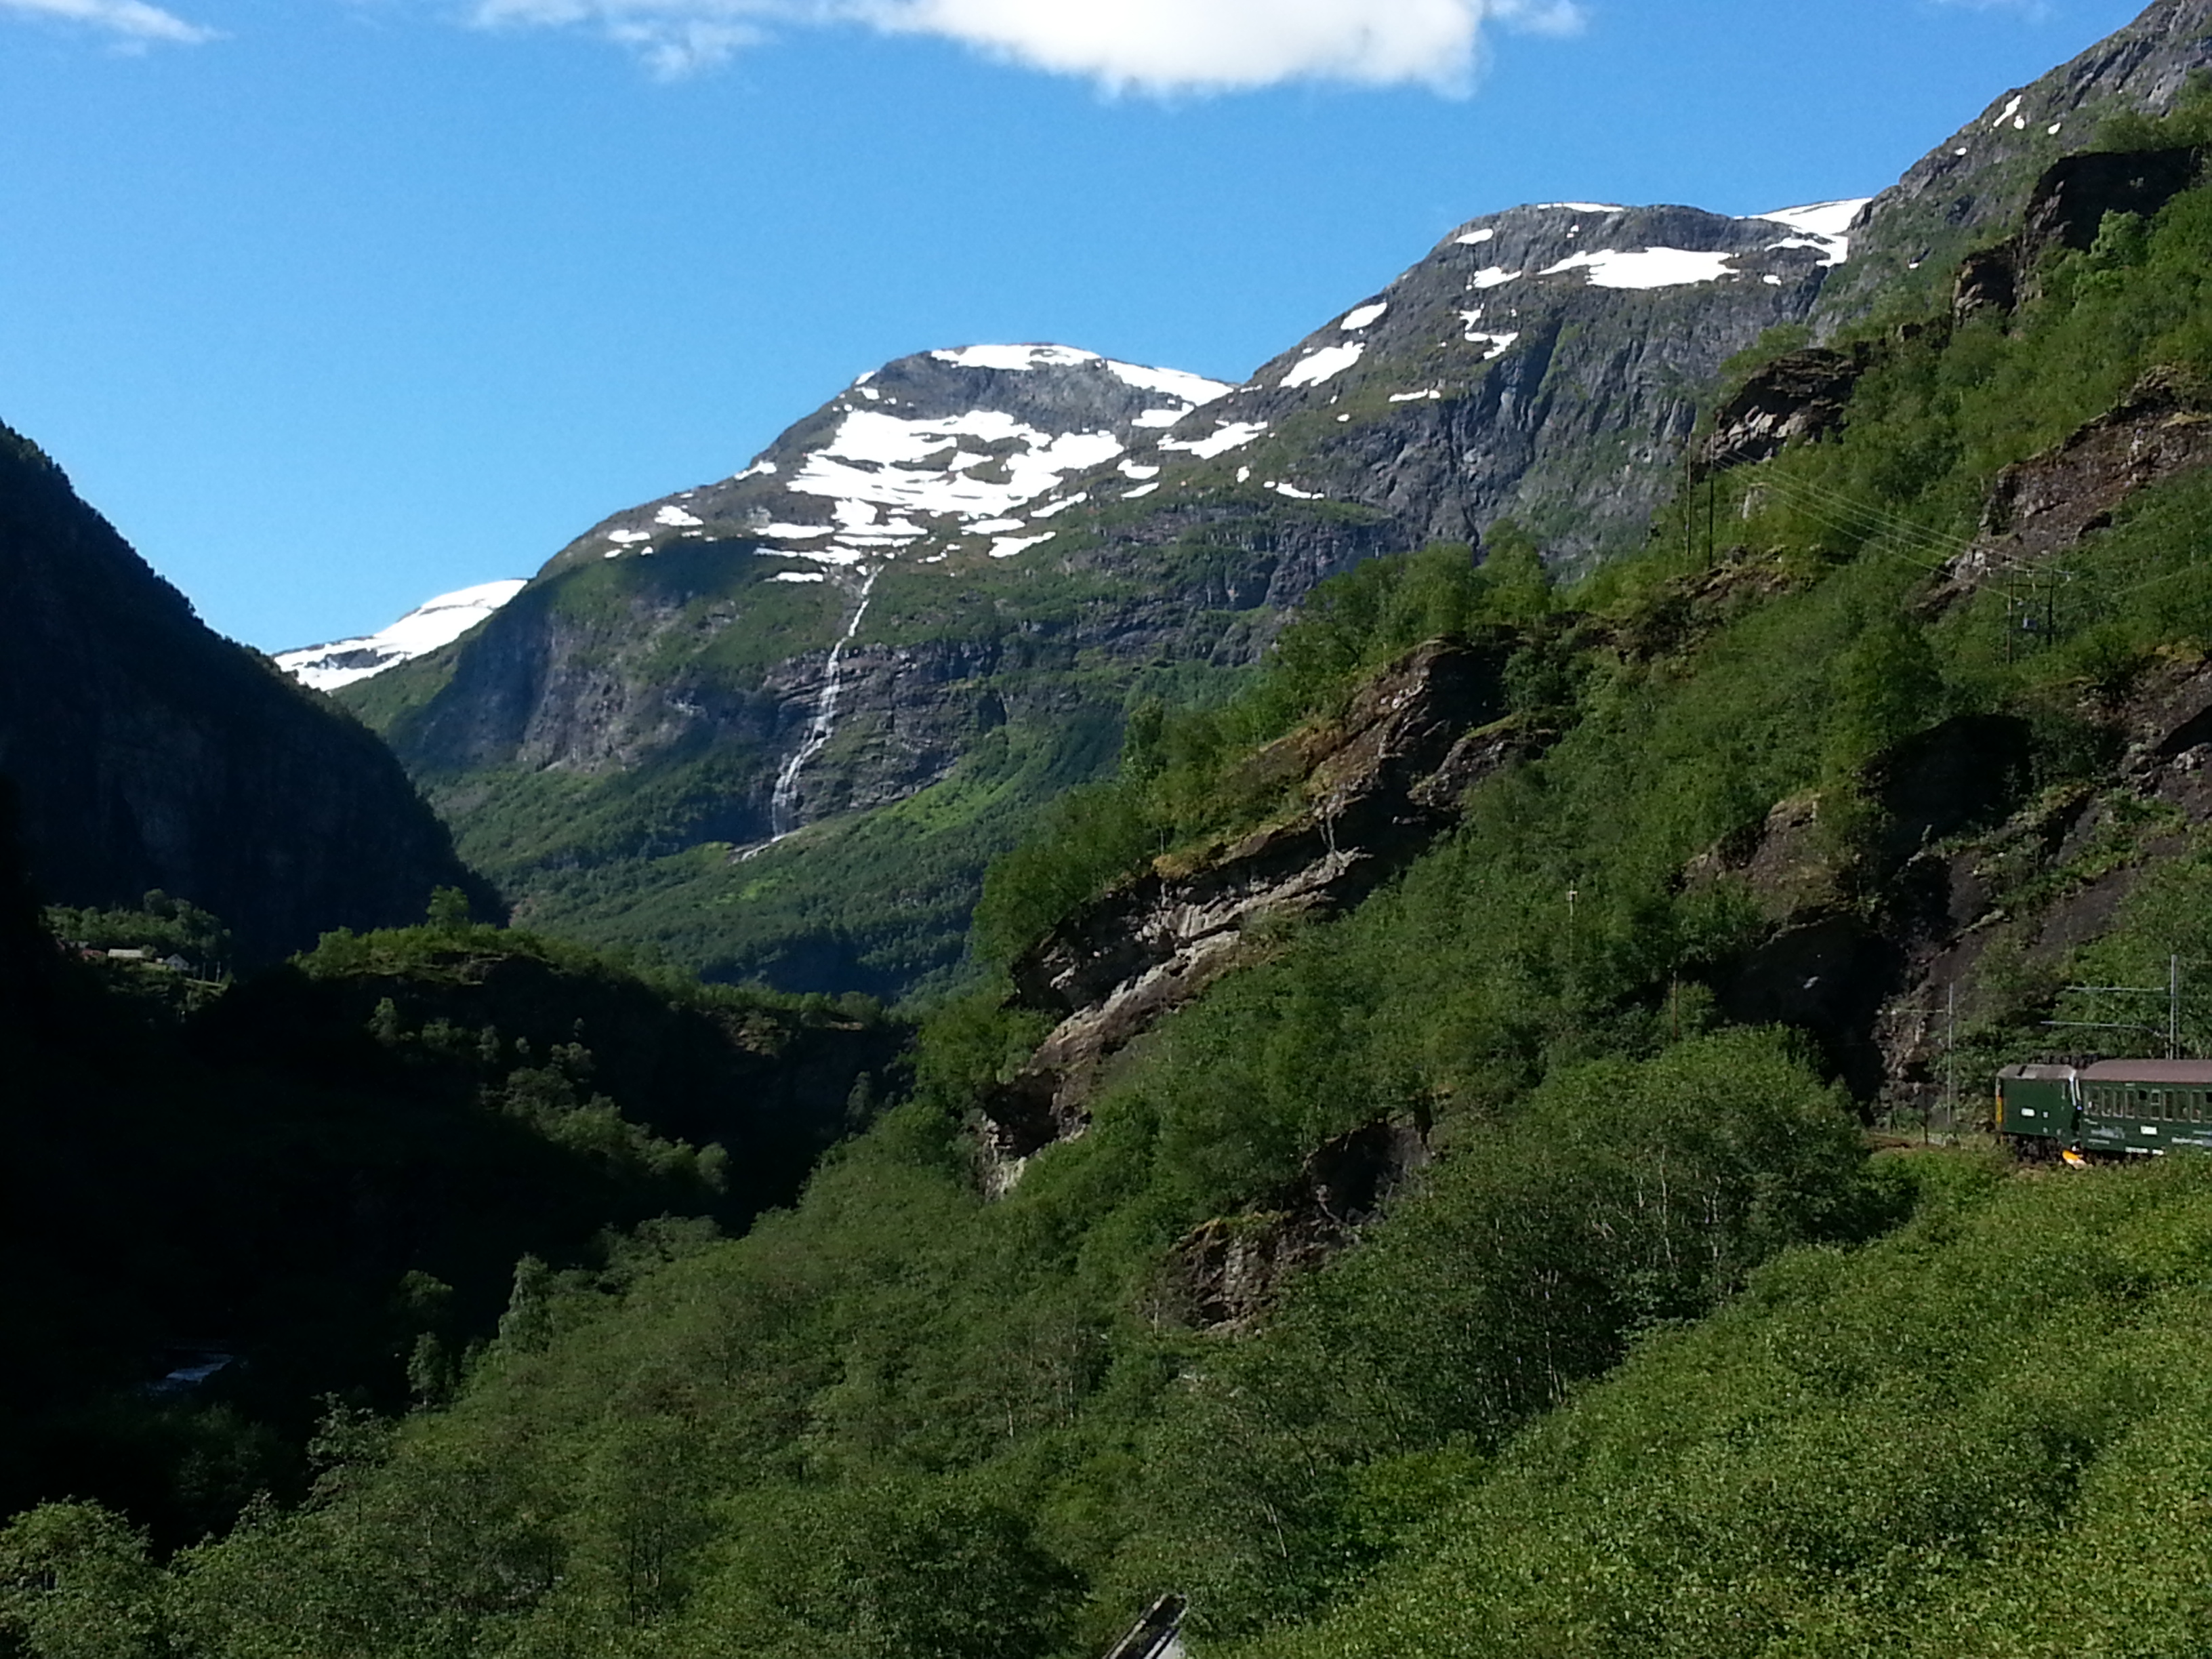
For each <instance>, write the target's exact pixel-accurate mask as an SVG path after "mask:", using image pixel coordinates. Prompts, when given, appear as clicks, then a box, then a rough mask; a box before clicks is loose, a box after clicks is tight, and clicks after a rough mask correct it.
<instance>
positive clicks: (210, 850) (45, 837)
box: [0, 428, 491, 958]
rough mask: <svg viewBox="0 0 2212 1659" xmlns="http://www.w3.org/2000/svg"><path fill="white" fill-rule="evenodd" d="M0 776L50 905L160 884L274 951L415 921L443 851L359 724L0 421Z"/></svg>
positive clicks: (107, 900)
mask: <svg viewBox="0 0 2212 1659" xmlns="http://www.w3.org/2000/svg"><path fill="white" fill-rule="evenodd" d="M0 592H6V594H7V595H8V604H7V605H6V606H5V607H4V609H0V774H5V775H7V776H9V778H11V779H12V780H13V781H14V782H15V787H16V789H17V792H18V795H19V798H20V801H21V828H22V836H23V840H24V842H25V845H26V848H27V855H28V860H29V867H30V872H31V876H32V879H33V884H35V886H36V887H37V889H38V890H39V891H40V893H41V895H42V896H44V897H45V898H46V899H47V900H48V901H50V902H59V903H69V904H77V905H106V904H117V903H135V902H137V900H138V899H139V898H140V897H141V896H143V894H144V893H146V892H147V891H148V890H150V889H153V888H156V887H158V888H161V889H163V890H166V891H167V892H169V893H170V894H172V895H174V896H179V897H182V898H189V899H191V901H192V902H195V903H197V904H199V905H201V906H203V907H204V908H207V909H210V910H212V911H213V912H215V913H216V915H219V916H221V917H222V918H223V919H224V921H227V922H228V924H229V925H230V927H231V930H232V933H233V934H234V937H235V938H236V939H237V940H238V942H239V946H240V950H241V951H243V952H244V953H246V955H247V956H248V957H260V958H266V957H274V956H277V955H281V954H283V953H284V952H286V951H291V950H295V949H298V948H301V947H303V946H306V945H312V944H313V943H314V941H315V939H316V937H317V936H318V935H319V933H323V932H325V930H328V929H330V928H333V927H374V926H380V925H388V924H392V923H398V922H404V921H416V920H419V919H420V917H421V916H422V913H423V909H424V907H425V906H426V904H427V903H428V899H429V896H430V891H431V890H432V889H433V888H434V887H436V886H439V885H441V884H450V885H454V886H464V887H466V886H471V885H474V886H477V887H478V888H479V889H480V890H481V894H480V896H482V897H483V900H484V901H485V902H487V903H489V902H490V901H491V895H490V894H489V890H488V889H482V884H481V883H477V881H476V880H475V878H472V877H471V876H470V874H469V873H468V872H466V871H465V869H464V868H463V867H462V866H461V865H460V863H459V860H457V859H456V858H455V857H454V855H453V847H452V843H451V842H450V841H449V839H448V837H447V831H446V829H445V828H444V826H443V825H441V823H439V822H438V820H437V819H436V818H435V817H433V816H432V814H431V812H430V811H429V809H428V807H426V806H425V805H423V803H422V799H420V798H419V797H418V796H417V795H416V793H415V789H414V787H413V786H412V785H411V784H410V782H409V781H408V779H407V776H406V775H405V773H404V771H403V770H402V769H400V767H399V764H398V762H397V761H395V760H394V759H393V758H392V755H391V753H390V752H389V751H388V750H386V748H385V747H384V745H383V744H381V743H380V742H379V741H378V740H377V739H376V738H375V737H374V735H372V734H371V733H370V732H368V731H366V730H365V729H363V728H362V726H361V725H360V724H359V723H358V722H357V721H356V720H353V719H352V718H350V717H349V716H348V715H346V714H343V712H341V711H340V710H338V709H337V708H332V707H331V706H330V705H329V704H328V703H327V702H325V701H323V700H322V699H321V698H320V697H319V696H315V695H314V694H313V693H311V692H307V691H304V690H301V689H300V688H299V687H298V686H296V685H295V684H292V683H291V682H290V681H289V680H288V679H286V678H284V677H283V675H282V674H280V673H278V672H277V671H276V669H275V668H273V667H272V666H271V665H270V664H269V663H268V662H267V661H266V660H264V659H262V658H260V657H258V656H257V655H256V654H255V653H252V652H250V651H247V650H246V649H244V648H243V647H239V646H236V645H233V644H232V643H230V642H229V641H227V640H224V639H222V638H221V637H220V636H218V635H216V634H215V633H214V632H212V631H211V630H210V629H208V628H207V627H206V626H205V625H204V624H203V623H201V622H200V621H199V620H198V618H197V617H195V616H193V614H192V611H191V606H190V605H187V604H186V603H185V600H184V599H183V598H182V597H180V596H179V594H178V593H177V592H176V591H175V590H174V589H173V588H172V587H170V586H168V585H167V583H166V582H164V581H162V580H161V579H160V578H159V577H157V576H156V575H155V574H154V573H153V572H152V571H151V570H150V569H149V568H147V566H146V565H145V563H144V562H143V561H142V560H141V559H140V558H139V557H138V556H137V554H136V553H134V552H132V551H131V548H130V547H129V546H128V545H127V544H125V542H124V541H123V539H122V538H121V537H119V536H118V535H117V534H116V533H115V532H114V531H113V530H112V528H111V527H110V526H108V525H107V523H106V521H105V520H102V519H101V518H100V516H99V514H97V513H94V511H93V510H92V509H91V508H90V507H87V506H86V505H85V504H84V503H83V502H82V501H79V500H78V499H77V497H76V495H75V493H74V492H72V491H71V489H70V486H69V483H68V480H67V479H65V478H64V477H63V476H62V474H61V472H60V471H58V469H57V468H56V467H54V466H53V465H52V463H50V462H48V461H47V460H46V459H45V458H44V457H43V456H41V455H40V454H39V453H38V452H37V451H36V450H35V449H34V448H33V447H32V446H31V445H30V444H29V443H27V441H24V440H22V439H21V438H19V437H17V436H16V435H15V434H13V433H11V432H7V431H6V430H5V429H4V428H0Z"/></svg>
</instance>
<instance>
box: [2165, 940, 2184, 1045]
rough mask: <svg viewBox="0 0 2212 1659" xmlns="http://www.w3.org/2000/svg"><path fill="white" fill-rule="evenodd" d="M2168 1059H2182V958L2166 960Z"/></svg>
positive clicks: (2171, 957)
mask: <svg viewBox="0 0 2212 1659" xmlns="http://www.w3.org/2000/svg"><path fill="white" fill-rule="evenodd" d="M2166 1058H2167V1059H2168V1060H2179V1059H2180V1058H2181V958H2180V957H2179V955H2175V956H2170V957H2167V958H2166Z"/></svg>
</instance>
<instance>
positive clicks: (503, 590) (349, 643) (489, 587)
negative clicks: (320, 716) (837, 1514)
mask: <svg viewBox="0 0 2212 1659" xmlns="http://www.w3.org/2000/svg"><path fill="white" fill-rule="evenodd" d="M528 585H529V584H528V583H527V582H526V581H523V580H520V579H519V578H516V579H510V580H505V581H496V582H479V583H478V584H477V586H474V587H464V588H460V589H459V590H458V591H456V592H451V593H441V594H440V595H439V596H438V597H437V598H436V599H429V600H426V601H425V602H424V603H423V604H422V605H417V606H416V608H415V609H414V610H412V611H409V612H408V613H407V614H406V615H405V616H404V617H401V618H400V619H399V620H398V622H396V623H392V626H391V627H389V628H386V629H383V630H381V631H380V632H378V633H374V634H366V635H362V636H361V637H360V638H358V639H351V640H335V641H331V643H330V644H328V645H310V646H303V647H301V648H300V649H299V650H296V651H284V652H280V653H278V654H277V657H276V665H277V666H278V667H279V668H281V669H283V671H285V672H286V673H288V674H289V675H291V676H292V678H295V679H296V680H298V681H299V682H300V683H301V684H303V685H311V686H313V688H314V689H315V690H318V691H335V690H337V689H338V688H339V687H340V686H342V685H351V684H354V682H355V681H356V680H365V679H367V678H369V677H370V676H371V675H372V674H380V673H382V672H383V671H385V670H386V669H387V668H392V667H395V666H397V665H398V664H400V663H403V662H406V661H408V660H410V659H413V658H416V657H420V656H422V655H425V654H426V653H429V652H432V651H435V650H436V649H437V648H438V647H440V646H441V645H448V644H451V643H452V642H453V641H455V640H457V639H459V638H460V636H461V635H464V634H465V633H467V632H468V631H469V629H471V628H474V627H475V626H476V625H477V623H480V622H482V621H483V619H484V618H485V617H489V616H490V615H491V613H492V612H493V611H496V610H498V609H499V608H500V607H501V605H505V604H506V603H507V601H508V600H509V599H513V597H514V596H515V595H516V594H517V593H520V592H522V590H523V589H524V588H525V587H526V586H528Z"/></svg>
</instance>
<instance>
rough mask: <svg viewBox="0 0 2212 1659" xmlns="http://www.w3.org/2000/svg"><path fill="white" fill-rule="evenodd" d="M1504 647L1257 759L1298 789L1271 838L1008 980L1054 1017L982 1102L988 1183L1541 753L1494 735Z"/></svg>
mask: <svg viewBox="0 0 2212 1659" xmlns="http://www.w3.org/2000/svg"><path fill="white" fill-rule="evenodd" d="M1502 658H1503V650H1502V641H1493V642H1491V643H1490V644H1489V645H1488V646H1487V647H1484V646H1476V647H1465V646H1453V645H1444V644H1441V643H1439V644H1432V645H1429V646H1425V647H1422V648H1421V649H1420V650H1419V651H1417V652H1415V653H1413V655H1411V656H1410V657H1408V658H1407V659H1406V660H1405V661H1403V662H1402V663H1401V664H1399V665H1396V666H1395V668H1393V669H1392V670H1390V671H1388V672H1386V673H1384V674H1383V675H1382V676H1380V677H1379V678H1376V680H1375V681H1374V682H1372V683H1371V684H1370V685H1368V686H1367V687H1366V688H1365V689H1364V690H1363V692H1362V694H1361V696H1360V697H1359V699H1358V702H1356V703H1355V704H1354V706H1353V708H1352V709H1351V711H1350V712H1349V713H1348V714H1346V717H1345V719H1344V720H1343V721H1342V723H1341V724H1340V726H1337V727H1335V728H1334V729H1330V730H1327V731H1322V732H1313V733H1309V734H1305V735H1303V736H1301V737H1299V738H1286V739H1284V740H1283V741H1282V742H1281V743H1279V744H1275V745H1273V747H1272V748H1270V749H1269V750H1262V751H1261V753H1260V755H1259V756H1258V757H1255V760H1254V762H1253V765H1254V766H1255V768H1256V769H1275V770H1279V771H1280V772H1281V773H1282V774H1283V775H1285V776H1286V777H1293V778H1297V779H1299V780H1300V781H1301V793H1302V794H1303V796H1304V805H1303V806H1302V807H1301V809H1300V810H1299V811H1297V812H1295V813H1294V814H1292V815H1291V816H1290V817H1287V818H1286V819H1285V820H1284V821H1283V822H1280V823H1275V824H1272V825H1268V826H1266V827H1264V828H1261V829H1255V830H1254V831H1253V832H1252V833H1251V834H1249V835H1248V836H1244V837H1243V839H1241V840H1239V841H1238V842H1235V843H1234V844H1233V845H1231V846H1227V847H1224V848H1215V849H1212V850H1211V851H1210V852H1208V853H1206V854H1203V855H1200V856H1199V857H1196V858H1193V859H1187V860H1178V861H1177V864H1176V866H1175V867H1171V868H1166V869H1163V868H1155V869H1153V870H1152V871H1151V872H1146V874H1144V875H1141V876H1139V877H1138V878H1135V879H1134V880H1133V881H1131V882H1129V883H1127V884H1125V885H1123V886H1121V887H1119V888H1116V889H1115V890H1114V891H1112V892H1109V893H1108V894H1107V895H1105V896H1103V897H1102V898H1100V899H1099V900H1097V902H1094V903H1092V904H1090V905H1087V906H1085V907H1084V908H1082V909H1081V910H1079V911H1078V912H1077V913H1076V914H1075V915H1073V916H1071V917H1070V918H1069V919H1068V920H1067V921H1065V922H1063V923H1061V924H1060V926H1059V927H1055V928H1054V930H1053V931H1052V933H1049V934H1048V935H1047V936H1046V937H1045V938H1044V939H1042V940H1041V941H1040V942H1039V943H1038V944H1037V945H1036V946H1035V947H1034V948H1032V949H1031V950H1030V951H1028V952H1027V953H1026V954H1025V955H1024V957H1022V958H1021V960H1020V961H1018V963H1016V964H1015V966H1014V971H1013V979H1014V993H1013V997H1014V1001H1015V1004H1016V1005H1017V1006H1021V1007H1024V1008H1029V1009H1032V1010H1036V1011H1040V1012H1050V1013H1053V1014H1056V1015H1058V1016H1059V1017H1060V1018H1059V1023H1058V1024H1056V1025H1055V1026H1054V1029H1053V1030H1052V1032H1051V1034H1050V1035H1049V1036H1047V1037H1046V1039H1045V1041H1044V1042H1043V1043H1042V1045H1041V1046H1040V1047H1039V1048H1037V1050H1036V1053H1035V1054H1033V1055H1032V1056H1031V1057H1030V1060H1029V1061H1028V1063H1027V1064H1026V1065H1024V1067H1023V1068H1022V1069H1021V1071H1020V1072H1019V1073H1017V1074H1016V1076H1015V1077H1014V1078H1013V1079H1012V1081H1011V1082H1009V1083H1007V1084H1005V1085H1000V1087H999V1088H997V1089H995V1090H994V1091H992V1092H991V1093H990V1094H989V1095H988V1096H987V1098H986V1100H985V1103H984V1112H985V1115H986V1117H987V1120H988V1130H987V1141H988V1146H989V1150H990V1152H991V1153H992V1155H993V1158H994V1169H995V1170H996V1174H995V1176H994V1182H995V1184H996V1185H997V1186H998V1187H999V1188H1000V1189H1003V1188H1004V1187H1006V1185H1009V1184H1011V1182H1012V1181H1013V1180H1015V1179H1017V1178H1018V1176H1019V1173H1020V1170H1021V1166H1022V1163H1023V1161H1024V1160H1025V1159H1026V1158H1030V1156H1032V1155H1033V1154H1035V1153H1036V1152H1039V1151H1041V1150H1042V1149H1043V1148H1044V1147H1046V1146H1050V1145H1052V1144H1054V1142H1057V1141H1061V1140H1066V1139H1072V1138H1073V1137H1074V1136H1077V1135H1079V1134H1080V1133H1082V1132H1083V1129H1084V1127H1085V1124H1086V1123H1087V1122H1088V1109H1089V1103H1090V1099H1091V1095H1092V1093H1093V1091H1095V1089H1096V1087H1097V1080H1098V1077H1099V1073H1100V1070H1101V1068H1102V1067H1103V1066H1104V1064H1105V1063H1106V1062H1107V1061H1108V1060H1110V1059H1111V1057H1112V1056H1113V1055H1114V1054H1117V1053H1119V1052H1120V1051H1121V1049H1122V1048H1125V1047H1127V1045H1128V1043H1130V1042H1132V1041H1133V1040H1134V1039H1135V1038H1136V1037H1137V1036H1139V1035H1141V1034H1142V1033H1143V1032H1145V1031H1146V1030H1150V1029H1151V1028H1152V1025H1154V1024H1157V1023H1158V1020H1159V1019H1160V1018H1162V1017H1163V1016H1164V1015H1165V1014H1167V1013H1169V1012H1171V1011H1172V1010H1174V1009H1176V1008H1178V1007H1180V1006H1182V1005H1183V1004H1185V1003H1187V1002H1188V1001H1190V1000H1192V999H1193V998H1194V997H1196V996H1197V995H1198V994H1200V992H1202V991H1203V990H1205V989H1206V987H1207V986H1209V985H1211V984H1212V983H1213V982H1214V981H1217V980H1218V979H1220V978H1221V977H1222V975H1225V974H1227V973H1230V972H1232V971H1234V970H1235V969H1237V968H1238V967H1240V966H1243V965H1244V964H1246V963H1251V962H1254V961H1256V960H1259V959H1261V958H1262V957H1264V956H1265V955H1266V954H1267V951H1268V949H1269V948H1270V946H1269V940H1270V934H1271V930H1273V929H1276V928H1279V927H1281V926H1282V925H1283V924H1284V923H1286V922H1289V921H1297V920H1318V919H1321V918H1324V917H1327V916H1328V915H1334V914H1335V913H1337V912H1339V911H1340V910H1342V909H1345V908H1348V907H1350V906H1351V905H1352V904H1354V903H1357V902H1358V901H1359V900H1360V899H1361V898H1364V896H1366V895H1367V894H1369V893H1370V892H1372V891H1373V890H1375V889H1376V887H1378V886H1380V885H1381V884H1383V882H1384V881H1386V880H1388V879H1389V878H1390V877H1391V876H1393V875H1395V873H1397V872H1399V871H1400V870H1401V869H1403V868H1404V867H1405V866H1406V865H1407V863H1408V862H1410V861H1411V860H1412V859H1413V857H1414V856H1416V855H1417V854H1419V853H1420V852H1421V851H1422V850H1423V849H1425V848H1426V847H1427V846H1428V845H1429V844H1430V842H1432V841H1433V840H1434V839H1435V837H1436V836H1437V834H1438V833H1439V832H1440V831H1442V830H1443V829H1445V828H1446V827H1448V826H1449V824H1450V823H1452V822H1453V820H1454V819H1455V817H1456V814H1457V808H1458V804H1459V800H1460V798H1461V797H1462V795H1464V794H1465V793H1466V792H1467V790H1468V788H1470V787H1473V786H1474V784H1475V783H1476V782H1478V781H1480V780H1481V779H1482V778H1484V777H1486V776H1488V775H1491V774H1492V773H1494V772H1496V771H1498V769H1501V768H1503V767H1504V766H1507V765H1510V764H1511V763H1513V762H1514V761H1516V760H1517V759H1520V758H1522V757H1525V756H1528V755H1529V754H1532V753H1534V752H1536V750H1538V749H1540V748H1541V745H1542V743H1543V741H1544V738H1543V737H1542V735H1541V734H1540V733H1535V732H1530V731H1528V730H1527V729H1525V728H1524V727H1522V726H1521V725H1520V724H1519V723H1518V722H1516V721H1513V720H1499V719H1498V716H1499V715H1500V714H1502V713H1503V697H1502V695H1501V690H1500V684H1499V678H1500V669H1501V667H1502Z"/></svg>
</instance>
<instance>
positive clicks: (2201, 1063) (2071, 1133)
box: [1997, 1060, 2212, 1158]
mask: <svg viewBox="0 0 2212 1659" xmlns="http://www.w3.org/2000/svg"><path fill="white" fill-rule="evenodd" d="M1997 1133H1999V1134H2001V1135H2003V1136H2005V1137H2006V1138H2007V1139H2009V1140H2011V1141H2012V1143H2013V1144H2014V1145H2015V1146H2018V1147H2019V1148H2020V1149H2021V1151H2022V1152H2027V1153H2031V1154H2041V1155H2043V1156H2046V1157H2056V1156H2057V1155H2058V1154H2059V1153H2061V1152H2080V1153H2090V1152H2104V1153H2108V1154H2116V1155H2126V1156H2130V1157H2137V1158H2142V1157H2155V1156H2157V1155H2158V1154H2160V1153H2162V1152H2172V1151H2173V1150H2175V1149H2176V1148H2177V1147H2181V1148H2188V1149H2191V1150H2196V1151H2203V1152H2212V1060H2099V1061H2098V1062H2097V1063H2096V1064H2095V1065H2093V1066H2079V1067H2076V1066H2006V1067H2005V1068H2004V1069H2003V1070H2002V1071H2001V1072H1999V1073H1997Z"/></svg>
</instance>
